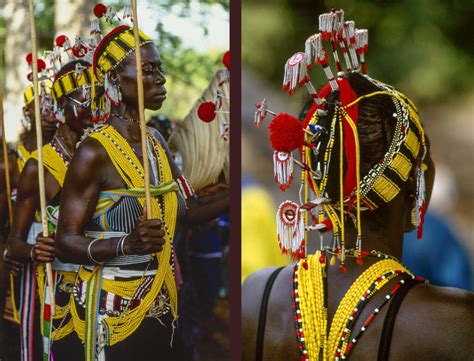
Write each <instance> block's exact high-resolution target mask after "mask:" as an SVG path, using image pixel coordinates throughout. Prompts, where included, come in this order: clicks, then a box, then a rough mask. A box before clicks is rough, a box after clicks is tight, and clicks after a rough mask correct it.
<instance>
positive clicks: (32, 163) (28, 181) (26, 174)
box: [17, 158, 38, 200]
mask: <svg viewBox="0 0 474 361" xmlns="http://www.w3.org/2000/svg"><path fill="white" fill-rule="evenodd" d="M37 192H38V161H37V160H36V159H34V158H30V159H28V161H27V162H26V164H25V167H24V168H23V171H22V172H21V174H20V179H19V180H18V193H17V194H18V196H17V197H18V198H17V199H18V200H20V199H21V198H23V197H28V196H29V195H30V194H31V193H35V194H36V193H37Z"/></svg>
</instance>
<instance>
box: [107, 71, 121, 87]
mask: <svg viewBox="0 0 474 361" xmlns="http://www.w3.org/2000/svg"><path fill="white" fill-rule="evenodd" d="M109 79H110V81H111V82H112V83H113V84H117V85H118V86H120V75H119V73H118V72H117V69H113V70H111V71H110V73H109Z"/></svg>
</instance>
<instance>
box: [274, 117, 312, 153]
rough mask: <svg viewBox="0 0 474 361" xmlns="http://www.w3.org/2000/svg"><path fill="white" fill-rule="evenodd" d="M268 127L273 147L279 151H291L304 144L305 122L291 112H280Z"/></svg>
mask: <svg viewBox="0 0 474 361" xmlns="http://www.w3.org/2000/svg"><path fill="white" fill-rule="evenodd" d="M268 129H269V130H270V142H271V143H272V147H273V149H275V150H276V151H278V152H287V153H290V152H292V151H293V150H295V149H298V148H299V147H301V146H302V145H303V144H304V130H303V123H302V122H300V121H299V120H298V119H296V118H295V117H293V116H291V115H289V114H286V113H280V114H278V115H277V116H276V117H275V118H274V119H273V120H272V122H271V123H270V125H269V126H268Z"/></svg>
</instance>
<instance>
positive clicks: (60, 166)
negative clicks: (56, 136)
mask: <svg viewBox="0 0 474 361" xmlns="http://www.w3.org/2000/svg"><path fill="white" fill-rule="evenodd" d="M31 158H33V159H36V160H38V151H36V150H35V151H34V152H33V153H31ZM43 164H44V166H45V167H46V169H48V172H49V173H51V175H52V176H53V177H54V179H56V181H57V182H58V183H59V185H60V187H61V188H62V187H63V183H64V178H65V177H66V171H67V165H66V163H65V162H64V160H63V159H62V158H61V156H60V155H59V154H58V153H57V152H56V151H55V150H54V148H53V147H52V146H51V145H50V144H46V145H44V146H43Z"/></svg>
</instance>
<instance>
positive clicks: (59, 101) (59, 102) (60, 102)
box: [57, 96, 66, 108]
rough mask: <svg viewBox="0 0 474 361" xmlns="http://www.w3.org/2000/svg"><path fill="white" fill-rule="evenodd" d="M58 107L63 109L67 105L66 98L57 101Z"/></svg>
mask: <svg viewBox="0 0 474 361" xmlns="http://www.w3.org/2000/svg"><path fill="white" fill-rule="evenodd" d="M57 103H58V107H59V108H63V107H64V106H65V105H66V97H65V96H63V97H61V98H59V99H58V100H57Z"/></svg>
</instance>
